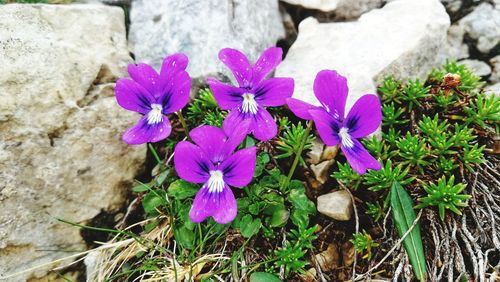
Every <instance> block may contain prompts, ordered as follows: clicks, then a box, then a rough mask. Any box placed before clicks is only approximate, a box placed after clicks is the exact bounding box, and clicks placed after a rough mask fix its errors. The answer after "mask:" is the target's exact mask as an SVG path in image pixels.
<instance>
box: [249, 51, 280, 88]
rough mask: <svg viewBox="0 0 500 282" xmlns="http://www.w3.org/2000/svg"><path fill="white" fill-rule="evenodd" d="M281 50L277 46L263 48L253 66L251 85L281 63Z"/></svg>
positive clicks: (255, 83)
mask: <svg viewBox="0 0 500 282" xmlns="http://www.w3.org/2000/svg"><path fill="white" fill-rule="evenodd" d="M282 55H283V50H281V48H279V47H271V48H269V49H267V50H265V51H264V52H263V53H262V55H260V58H259V59H258V60H257V62H256V63H255V65H254V66H253V78H252V82H253V85H257V84H258V83H259V82H261V81H262V79H264V78H265V77H266V76H267V75H268V74H269V73H270V72H271V71H272V70H273V69H275V68H276V67H277V66H278V65H279V64H280V63H281V56H282Z"/></svg>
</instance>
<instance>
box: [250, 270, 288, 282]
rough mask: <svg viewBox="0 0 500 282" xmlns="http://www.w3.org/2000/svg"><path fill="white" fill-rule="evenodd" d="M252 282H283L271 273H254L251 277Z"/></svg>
mask: <svg viewBox="0 0 500 282" xmlns="http://www.w3.org/2000/svg"><path fill="white" fill-rule="evenodd" d="M250 282H282V281H281V280H280V279H279V278H278V277H276V276H274V275H273V274H271V273H266V272H254V273H252V275H250Z"/></svg>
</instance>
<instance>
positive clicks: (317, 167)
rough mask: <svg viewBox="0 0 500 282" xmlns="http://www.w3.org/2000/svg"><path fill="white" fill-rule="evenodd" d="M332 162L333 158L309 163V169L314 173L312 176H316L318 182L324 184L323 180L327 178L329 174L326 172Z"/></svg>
mask: <svg viewBox="0 0 500 282" xmlns="http://www.w3.org/2000/svg"><path fill="white" fill-rule="evenodd" d="M334 162H335V161H334V160H329V161H324V162H321V163H319V164H311V170H312V172H313V173H314V177H316V180H318V181H319V183H321V184H325V182H326V181H327V180H328V178H329V176H330V174H329V173H328V172H329V170H330V167H332V165H333V163H334Z"/></svg>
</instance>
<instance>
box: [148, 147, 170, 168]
mask: <svg viewBox="0 0 500 282" xmlns="http://www.w3.org/2000/svg"><path fill="white" fill-rule="evenodd" d="M148 147H149V150H150V151H151V153H152V154H153V157H154V158H155V160H156V162H157V163H158V164H159V165H160V170H161V171H165V170H167V168H166V167H165V165H164V164H163V162H162V161H161V159H160V157H159V156H158V153H157V152H156V150H155V148H154V147H153V144H151V143H148Z"/></svg>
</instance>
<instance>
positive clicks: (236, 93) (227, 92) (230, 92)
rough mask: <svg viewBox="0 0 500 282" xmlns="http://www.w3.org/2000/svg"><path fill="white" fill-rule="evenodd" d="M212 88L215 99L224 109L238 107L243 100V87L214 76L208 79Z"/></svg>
mask: <svg viewBox="0 0 500 282" xmlns="http://www.w3.org/2000/svg"><path fill="white" fill-rule="evenodd" d="M207 82H208V85H209V86H210V90H212V93H214V97H215V100H216V101H217V104H219V107H221V109H223V110H230V109H233V108H236V107H238V106H239V105H241V103H242V102H243V97H242V95H243V93H244V92H245V91H244V90H243V89H241V88H239V87H234V86H232V85H228V84H225V83H222V82H220V81H218V80H216V79H214V78H212V77H209V78H208V79H207Z"/></svg>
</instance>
